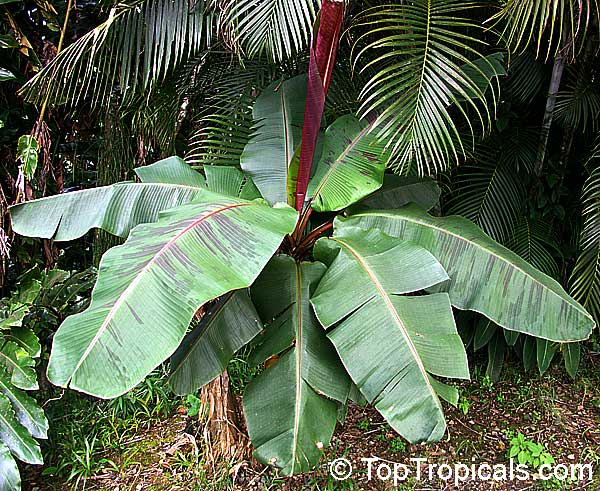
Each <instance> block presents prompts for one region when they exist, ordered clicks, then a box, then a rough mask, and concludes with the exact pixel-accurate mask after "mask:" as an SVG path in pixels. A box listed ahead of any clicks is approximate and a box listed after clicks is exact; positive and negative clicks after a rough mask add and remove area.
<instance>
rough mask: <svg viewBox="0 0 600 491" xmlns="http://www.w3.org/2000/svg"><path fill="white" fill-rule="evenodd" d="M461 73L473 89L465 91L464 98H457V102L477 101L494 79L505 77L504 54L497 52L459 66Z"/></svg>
mask: <svg viewBox="0 0 600 491" xmlns="http://www.w3.org/2000/svg"><path fill="white" fill-rule="evenodd" d="M461 72H462V73H463V74H464V75H465V76H466V77H467V78H468V79H470V80H471V82H472V83H473V85H474V87H473V89H466V90H465V94H464V97H463V96H460V95H459V96H458V97H457V98H458V100H459V101H465V100H466V99H467V98H468V99H478V98H479V97H480V95H481V94H485V92H486V90H488V89H489V88H490V86H491V82H492V80H493V79H494V78H497V77H500V76H504V75H506V69H505V68H504V53H502V52H497V53H492V54H491V55H488V56H482V57H481V58H479V59H476V60H474V61H473V62H471V63H467V64H464V65H462V66H461Z"/></svg>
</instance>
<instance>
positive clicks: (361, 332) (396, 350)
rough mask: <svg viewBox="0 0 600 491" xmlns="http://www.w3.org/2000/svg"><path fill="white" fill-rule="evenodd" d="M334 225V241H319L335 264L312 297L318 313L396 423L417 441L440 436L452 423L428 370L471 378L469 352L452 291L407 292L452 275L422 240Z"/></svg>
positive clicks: (361, 383) (359, 379) (364, 387)
mask: <svg viewBox="0 0 600 491" xmlns="http://www.w3.org/2000/svg"><path fill="white" fill-rule="evenodd" d="M336 225H337V226H336V228H335V235H334V236H333V238H330V239H327V238H324V239H320V240H319V241H318V242H317V244H316V246H315V257H316V258H317V259H321V260H323V261H325V262H326V263H330V267H329V269H328V270H327V272H326V273H325V275H324V277H323V279H322V280H321V282H320V283H319V287H318V288H317V291H316V292H315V294H314V295H313V297H312V299H311V302H312V304H313V306H314V308H315V313H316V315H317V317H318V318H319V320H320V321H321V324H323V326H325V327H326V328H327V329H329V330H330V332H329V333H328V337H329V338H330V339H331V340H332V341H333V344H334V345H335V348H336V350H337V352H338V354H339V355H340V357H341V359H342V363H343V364H344V366H345V367H346V369H347V370H348V373H349V374H350V376H351V378H352V380H353V381H354V383H355V384H356V385H357V386H358V388H359V389H360V391H361V392H362V394H363V395H364V396H365V398H366V399H367V400H368V401H369V402H370V403H371V404H373V405H374V406H375V408H377V410H378V411H379V412H380V413H381V414H382V415H383V416H384V418H385V419H386V420H387V422H388V423H389V424H390V426H391V427H392V428H394V429H395V430H396V431H397V432H398V433H400V434H401V435H402V436H404V437H405V438H407V439H408V440H410V441H411V442H417V441H425V440H427V441H434V440H439V439H440V438H441V437H442V436H443V434H444V431H445V428H446V423H445V421H444V415H443V411H442V406H441V404H440V401H439V399H438V397H437V391H436V388H435V387H434V386H433V385H432V383H431V380H430V374H431V375H437V376H441V377H447V378H465V379H468V378H469V370H468V366H467V356H466V353H465V349H464V346H463V344H462V341H461V338H460V336H459V335H458V332H457V331H456V326H455V324H454V318H453V316H452V307H451V305H450V300H449V298H448V295H447V294H446V293H436V294H432V295H423V296H402V294H405V293H411V292H417V291H420V290H423V289H425V288H428V287H430V286H432V285H435V284H438V283H440V282H443V281H446V280H447V279H448V275H447V274H446V272H445V271H444V268H443V267H442V266H441V265H440V263H439V262H438V261H437V260H436V259H435V257H434V256H433V255H432V254H431V253H430V252H428V251H427V250H425V249H424V248H422V247H420V246H418V245H416V244H412V243H410V242H404V241H400V240H398V239H395V238H392V237H389V236H387V235H385V234H382V233H381V232H380V231H378V230H376V229H374V230H370V231H364V230H361V229H359V228H356V227H347V226H344V225H343V224H341V225H342V226H339V225H340V223H339V222H338V223H337V224H336ZM335 253H337V255H335ZM337 323H339V325H337V327H335V326H336V324H337ZM445 393H446V392H445Z"/></svg>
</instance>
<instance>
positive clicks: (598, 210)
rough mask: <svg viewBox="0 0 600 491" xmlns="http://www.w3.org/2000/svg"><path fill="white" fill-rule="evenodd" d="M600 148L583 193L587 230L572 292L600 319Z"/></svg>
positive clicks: (571, 287) (581, 245) (585, 227)
mask: <svg viewBox="0 0 600 491" xmlns="http://www.w3.org/2000/svg"><path fill="white" fill-rule="evenodd" d="M599 157H600V147H597V148H596V151H595V152H594V154H593V155H592V157H591V159H590V161H589V162H588V166H589V167H591V170H590V175H589V177H588V179H587V181H586V182H585V185H584V187H583V193H582V202H583V229H582V231H581V234H580V244H579V247H580V253H579V257H578V258H577V263H576V264H575V268H574V269H573V273H572V274H571V278H570V293H571V295H572V296H573V298H575V299H576V300H578V301H579V302H580V303H581V304H582V305H583V306H584V307H585V308H586V309H587V310H589V312H590V313H591V314H592V315H593V316H594V317H595V318H596V319H600V166H599V165H598V158H599Z"/></svg>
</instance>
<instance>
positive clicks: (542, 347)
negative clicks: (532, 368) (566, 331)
mask: <svg viewBox="0 0 600 491" xmlns="http://www.w3.org/2000/svg"><path fill="white" fill-rule="evenodd" d="M536 346H537V364H538V369H539V371H540V375H544V373H546V370H548V368H550V363H552V359H553V358H554V355H555V354H556V350H557V349H558V346H557V344H556V343H552V342H550V341H548V340H546V339H536Z"/></svg>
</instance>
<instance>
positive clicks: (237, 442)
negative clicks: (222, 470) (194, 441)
mask: <svg viewBox="0 0 600 491" xmlns="http://www.w3.org/2000/svg"><path fill="white" fill-rule="evenodd" d="M200 399H201V401H202V404H203V405H204V407H205V408H207V409H208V421H207V424H206V427H205V430H204V437H205V439H206V441H207V443H208V446H209V449H210V450H211V452H212V457H213V458H214V459H215V460H216V459H221V460H227V461H236V462H240V461H242V460H247V459H249V458H250V457H251V454H252V452H251V447H250V440H249V438H248V437H247V436H246V432H245V424H244V416H243V413H242V408H241V405H240V403H239V400H238V398H236V396H235V395H234V394H233V393H232V392H231V390H230V387H229V375H227V371H225V372H223V373H222V374H221V375H219V376H218V377H217V378H216V379H215V380H213V381H212V382H211V383H209V384H208V385H206V386H204V387H203V388H202V391H201V394H200Z"/></svg>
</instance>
